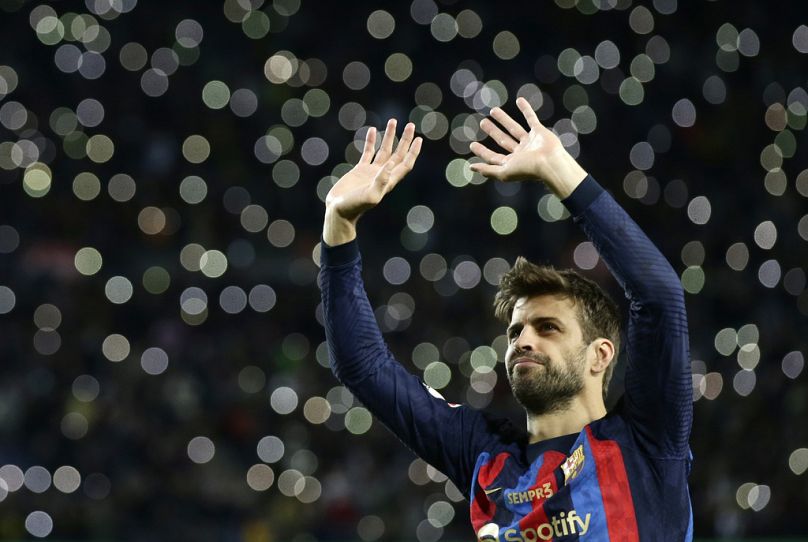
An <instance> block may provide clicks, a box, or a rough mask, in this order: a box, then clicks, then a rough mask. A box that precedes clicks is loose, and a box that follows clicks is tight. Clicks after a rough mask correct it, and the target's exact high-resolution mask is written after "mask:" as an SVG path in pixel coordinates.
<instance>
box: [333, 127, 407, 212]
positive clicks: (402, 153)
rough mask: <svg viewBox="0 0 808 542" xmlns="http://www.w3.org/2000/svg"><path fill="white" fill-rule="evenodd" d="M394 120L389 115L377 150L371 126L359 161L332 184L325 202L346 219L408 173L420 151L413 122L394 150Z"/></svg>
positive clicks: (379, 197)
mask: <svg viewBox="0 0 808 542" xmlns="http://www.w3.org/2000/svg"><path fill="white" fill-rule="evenodd" d="M395 132H396V121H395V120H394V119H390V120H389V121H388V122H387V128H386V129H385V131H384V137H383V138H382V143H381V145H380V146H379V150H378V151H376V150H375V146H376V129H375V128H370V129H369V130H368V133H367V135H366V136H365V146H364V149H363V151H362V156H361V158H360V159H359V162H358V163H357V164H356V165H355V166H354V167H353V169H351V170H350V171H349V172H348V173H346V174H345V175H343V176H342V178H340V180H339V181H337V183H336V184H335V185H334V186H333V187H331V190H329V192H328V195H327V196H326V200H325V203H326V206H328V207H330V208H331V209H333V210H334V211H336V213H337V214H338V215H339V216H340V217H341V218H344V219H346V220H349V221H351V222H355V221H356V220H357V219H358V218H359V217H360V216H361V215H362V213H364V212H365V211H367V210H368V209H371V208H373V207H375V206H376V205H377V204H378V203H379V202H380V201H381V200H382V198H384V196H385V195H386V194H387V193H388V192H390V191H391V190H392V189H393V188H395V186H396V185H397V184H398V183H399V182H400V181H401V180H402V179H403V178H404V176H405V175H407V173H409V172H410V171H411V170H412V168H413V166H414V165H415V159H416V158H418V153H419V152H420V151H421V142H422V140H421V138H420V137H418V138H414V135H415V125H414V124H412V123H409V124H407V125H406V126H405V127H404V132H403V133H402V134H401V140H400V141H399V143H398V146H397V147H396V150H395V152H393V142H394V139H395Z"/></svg>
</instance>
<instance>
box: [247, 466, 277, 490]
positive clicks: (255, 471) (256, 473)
mask: <svg viewBox="0 0 808 542" xmlns="http://www.w3.org/2000/svg"><path fill="white" fill-rule="evenodd" d="M274 481H275V472H274V471H273V470H272V467H270V466H269V465H264V464H263V463H257V464H255V465H253V466H252V467H250V468H249V470H247V485H248V486H250V489H252V490H253V491H266V490H267V489H269V488H270V487H272V483H273V482H274Z"/></svg>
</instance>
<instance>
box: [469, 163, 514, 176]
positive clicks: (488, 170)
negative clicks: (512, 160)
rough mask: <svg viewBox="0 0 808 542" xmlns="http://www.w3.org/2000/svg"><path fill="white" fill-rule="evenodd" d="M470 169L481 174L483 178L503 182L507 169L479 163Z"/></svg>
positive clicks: (472, 165)
mask: <svg viewBox="0 0 808 542" xmlns="http://www.w3.org/2000/svg"><path fill="white" fill-rule="evenodd" d="M469 169H471V171H475V172H477V173H479V174H481V175H482V176H483V177H489V178H493V179H499V180H502V179H503V174H504V169H505V168H504V167H503V166H495V165H492V164H483V163H482V162H477V163H476V164H471V165H470V166H469Z"/></svg>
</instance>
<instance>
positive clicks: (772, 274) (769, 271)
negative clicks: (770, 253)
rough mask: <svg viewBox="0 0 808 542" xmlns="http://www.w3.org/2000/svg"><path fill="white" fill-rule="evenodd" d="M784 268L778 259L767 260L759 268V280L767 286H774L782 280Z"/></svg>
mask: <svg viewBox="0 0 808 542" xmlns="http://www.w3.org/2000/svg"><path fill="white" fill-rule="evenodd" d="M781 276H782V269H781V268H780V262H778V261H777V260H773V259H772V260H766V261H765V262H763V263H762V264H760V268H759V269H758V280H759V281H760V283H761V284H762V285H763V286H765V287H766V288H774V287H775V286H777V284H778V283H779V282H780V277H781Z"/></svg>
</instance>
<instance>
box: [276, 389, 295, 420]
mask: <svg viewBox="0 0 808 542" xmlns="http://www.w3.org/2000/svg"><path fill="white" fill-rule="evenodd" d="M269 404H270V406H272V410H274V411H275V412H277V413H278V414H284V415H285V414H291V413H292V412H294V410H295V409H296V408H297V404H298V397H297V392H296V391H295V390H293V389H292V388H290V387H288V386H279V387H277V388H275V390H273V392H272V393H271V394H270V397H269Z"/></svg>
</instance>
